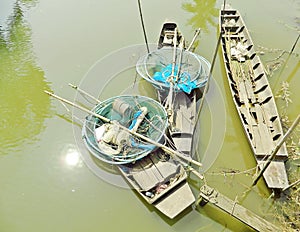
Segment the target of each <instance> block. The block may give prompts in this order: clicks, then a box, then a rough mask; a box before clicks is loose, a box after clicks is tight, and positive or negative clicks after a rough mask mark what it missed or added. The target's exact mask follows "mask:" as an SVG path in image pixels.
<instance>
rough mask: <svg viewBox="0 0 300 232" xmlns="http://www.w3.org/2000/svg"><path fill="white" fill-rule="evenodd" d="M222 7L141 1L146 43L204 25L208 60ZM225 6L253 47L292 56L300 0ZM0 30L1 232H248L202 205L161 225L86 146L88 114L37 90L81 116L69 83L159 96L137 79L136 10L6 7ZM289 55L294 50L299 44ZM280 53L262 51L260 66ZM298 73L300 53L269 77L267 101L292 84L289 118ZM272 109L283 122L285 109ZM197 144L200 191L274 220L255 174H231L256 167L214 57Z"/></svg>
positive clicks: (10, 0)
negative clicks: (165, 31)
mask: <svg viewBox="0 0 300 232" xmlns="http://www.w3.org/2000/svg"><path fill="white" fill-rule="evenodd" d="M221 3H222V1H220V0H218V1H215V0H207V1H204V0H194V1H188V0H186V1H171V0H164V1H158V0H152V1H142V8H143V14H144V19H145V26H146V31H147V35H148V41H149V43H150V44H152V45H151V46H153V43H156V41H157V38H158V34H159V31H160V29H161V25H162V23H163V22H164V21H166V20H172V21H176V22H177V23H178V25H179V27H180V30H181V31H182V33H183V34H184V35H185V38H186V40H188V41H191V39H192V37H193V34H194V31H195V29H196V28H198V27H201V29H202V31H201V35H200V37H199V43H198V46H197V48H196V50H195V52H196V53H199V54H201V55H202V56H204V57H206V58H207V59H208V60H210V61H211V60H212V57H213V54H214V50H215V47H216V42H217V36H218V27H217V26H218V14H219V8H220V6H221ZM229 3H231V4H232V6H233V7H234V8H237V9H239V11H240V13H241V14H242V16H243V17H244V21H245V22H246V24H247V27H248V29H249V31H250V33H251V36H252V39H253V41H254V43H255V45H256V46H257V48H258V46H262V47H266V48H269V49H281V50H286V51H289V50H290V49H291V47H292V45H293V44H294V42H295V40H296V38H297V36H298V33H299V32H297V30H299V11H300V1H299V0H286V1H280V0H263V1H258V0H254V1H245V0H244V1H238V0H231V1H229ZM297 17H298V18H297ZM0 26H1V27H0V57H1V62H0V107H1V108H0V109H1V118H0V136H1V140H0V176H1V177H0V188H1V190H0V231H1V232H2V231H3V232H20V231H22V232H29V231H30V232H33V231H43V232H47V231H51V232H52V231H62V232H71V231H72V232H77V231H78V232H81V231H89V232H92V231H122V232H127V231H128V232H129V231H130V232H133V231H166V232H169V231H170V232H171V231H172V232H186V231H213V232H214V231H251V230H250V229H248V228H247V227H246V226H244V225H243V224H241V223H240V222H238V221H236V220H233V219H231V218H230V217H229V216H227V215H226V214H224V213H222V212H221V211H219V210H217V209H215V208H213V207H212V206H209V205H206V206H205V207H204V208H199V207H195V206H193V207H192V208H190V209H188V210H186V211H185V212H184V213H183V214H182V215H181V216H180V217H178V218H176V219H175V220H169V219H167V218H165V217H164V216H163V215H161V214H160V213H159V212H157V211H156V210H155V209H154V208H153V207H151V206H148V205H146V204H145V203H144V202H143V201H142V200H141V199H140V198H139V197H138V195H137V194H136V193H135V192H134V191H133V190H131V189H130V188H129V187H128V186H127V184H126V182H124V180H123V179H122V178H121V177H120V176H119V174H118V173H117V172H116V171H115V170H114V168H113V167H110V166H106V165H103V164H101V163H100V162H98V161H96V160H94V159H93V158H92V157H91V155H90V154H89V153H88V152H87V151H86V150H85V149H84V147H83V144H82V142H81V139H80V130H81V129H80V126H81V122H82V119H83V118H84V116H85V115H84V114H83V113H81V112H78V111H76V110H73V109H70V108H66V107H65V106H63V105H62V104H60V103H59V102H57V101H55V100H52V99H50V98H49V97H48V96H46V95H45V94H44V93H43V90H51V91H54V92H56V93H57V94H59V95H61V96H63V97H65V98H67V99H70V100H72V101H76V102H80V103H81V104H83V105H85V106H88V107H91V106H92V105H93V104H91V103H90V102H88V101H86V100H85V99H84V98H82V97H81V96H77V94H76V93H75V92H74V90H72V89H71V88H70V87H68V83H74V84H78V85H80V86H81V87H82V88H84V89H85V90H87V91H89V92H90V93H91V94H93V95H95V96H97V97H100V99H105V98H107V97H112V96H115V95H119V94H132V93H135V94H142V95H147V96H151V97H154V96H155V94H154V91H153V89H152V88H151V86H149V84H147V83H146V82H145V81H143V80H142V79H141V78H139V77H136V74H135V70H134V64H135V62H136V60H137V59H138V57H139V56H140V55H142V54H144V53H145V52H146V49H145V46H144V44H143V43H144V38H143V34H142V28H141V25H140V19H139V13H138V5H137V1H116V0H111V1H105V0H101V1H96V0H88V1H76V2H75V1H70V0H60V1H57V0H52V1H49V0H48V1H46V0H40V1H39V0H19V1H15V0H2V1H1V3H0ZM294 52H295V53H298V54H299V53H300V50H299V43H298V45H297V46H296V47H295V51H294ZM280 53H281V51H279V52H272V53H270V52H268V51H265V55H262V56H261V58H262V60H263V62H264V64H265V66H267V64H271V63H270V61H271V60H273V59H275V58H276V57H278V55H280ZM283 58H284V59H286V58H287V55H285V56H283ZM299 67H300V64H299V56H295V55H292V56H290V58H289V59H288V60H287V62H286V63H284V64H283V65H282V66H280V67H279V68H278V69H277V70H275V71H274V73H273V75H272V76H271V77H270V79H269V80H270V84H271V87H272V89H273V92H274V93H277V92H278V91H279V90H280V88H281V82H282V81H286V82H288V83H289V85H290V91H291V93H292V94H291V96H290V98H291V100H292V101H293V103H292V104H290V105H289V107H288V109H287V115H288V116H289V117H290V119H291V120H293V119H294V118H295V117H296V115H297V114H298V113H299V109H300V94H299V90H298V89H299V87H300V78H299V76H300V71H299ZM277 103H278V108H279V111H280V112H281V113H282V112H283V109H282V107H283V106H284V102H283V101H281V100H280V99H277ZM196 137H197V138H196V140H195V141H196V142H197V143H196V144H195V148H196V155H195V157H197V158H199V159H200V161H201V162H203V164H204V166H203V169H202V170H201V171H202V172H204V174H205V177H206V181H207V183H208V184H209V185H210V186H212V187H215V188H216V189H218V190H219V191H220V192H221V193H223V194H224V195H226V196H228V197H229V198H231V199H232V200H234V199H236V200H238V201H239V202H240V203H241V204H242V205H243V206H245V207H246V208H248V209H250V210H252V211H253V212H255V213H256V214H258V215H259V216H262V217H264V218H266V219H267V220H269V221H271V222H273V220H274V214H275V209H274V206H273V200H272V199H268V197H269V195H270V192H269V190H268V189H267V188H266V186H265V184H264V183H263V182H262V181H260V182H259V184H258V185H257V186H256V187H254V188H253V189H252V190H250V191H247V190H248V186H250V185H251V180H252V176H251V175H246V174H238V175H229V174H228V173H227V172H230V173H238V172H243V171H245V170H249V169H252V168H253V167H255V161H254V158H253V157H252V154H251V150H250V148H249V145H248V143H247V140H246V137H245V135H244V132H243V130H242V127H241V125H240V121H239V118H238V115H237V113H236V111H235V108H234V105H233V102H232V100H231V97H230V92H229V88H228V86H227V82H226V76H225V71H224V68H223V66H222V58H221V52H220V49H219V51H218V56H217V59H216V64H215V67H214V71H213V79H212V81H211V86H210V89H209V92H208V95H207V98H206V101H205V104H204V108H203V111H202V112H201V117H200V125H199V133H198V134H197V135H196ZM298 171H299V170H298ZM225 173H227V174H225ZM190 184H191V186H192V188H193V191H194V193H195V195H196V196H197V194H198V189H199V187H200V186H201V184H203V182H200V181H199V180H198V179H196V178H195V177H192V176H191V179H190Z"/></svg>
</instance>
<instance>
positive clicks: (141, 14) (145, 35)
mask: <svg viewBox="0 0 300 232" xmlns="http://www.w3.org/2000/svg"><path fill="white" fill-rule="evenodd" d="M138 5H139V12H140V18H141V23H142V28H143V34H144V39H145V43H146V47H147V52H148V53H150V49H149V45H148V40H147V34H146V29H145V25H144V19H143V13H142V6H141V1H140V0H138Z"/></svg>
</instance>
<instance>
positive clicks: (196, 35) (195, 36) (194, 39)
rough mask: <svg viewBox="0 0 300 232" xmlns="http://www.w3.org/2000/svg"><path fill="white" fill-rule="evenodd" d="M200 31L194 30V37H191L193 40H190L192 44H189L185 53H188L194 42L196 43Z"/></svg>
mask: <svg viewBox="0 0 300 232" xmlns="http://www.w3.org/2000/svg"><path fill="white" fill-rule="evenodd" d="M200 31H201V29H200V28H198V29H197V30H196V32H195V35H194V37H193V39H192V42H191V43H190V45H189V46H188V48H187V49H186V51H189V50H190V49H191V48H192V46H193V44H194V43H195V41H196V38H197V37H198V35H199V34H200Z"/></svg>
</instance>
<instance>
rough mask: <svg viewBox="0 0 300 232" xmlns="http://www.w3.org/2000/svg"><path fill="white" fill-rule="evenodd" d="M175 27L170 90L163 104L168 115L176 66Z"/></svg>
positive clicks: (170, 110)
mask: <svg viewBox="0 0 300 232" xmlns="http://www.w3.org/2000/svg"><path fill="white" fill-rule="evenodd" d="M176 48H177V27H176V28H175V31H174V38H173V49H174V50H173V60H172V72H171V76H170V77H169V81H170V91H169V94H168V96H167V101H166V104H165V108H167V113H168V116H169V117H170V116H171V114H172V98H173V86H174V84H173V81H174V80H173V79H174V73H175V67H176V52H177V49H176Z"/></svg>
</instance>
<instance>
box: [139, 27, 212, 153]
mask: <svg viewBox="0 0 300 232" xmlns="http://www.w3.org/2000/svg"><path fill="white" fill-rule="evenodd" d="M175 30H176V31H175ZM183 41H184V40H183V36H182V35H181V33H180V32H179V30H178V29H177V25H176V23H165V24H164V25H163V27H162V30H161V33H160V36H159V41H158V49H157V50H154V51H152V52H150V53H149V54H147V55H145V56H143V57H141V58H140V59H139V61H138V62H137V65H136V69H137V72H138V73H139V74H140V75H141V76H142V77H143V78H144V79H145V80H146V81H148V82H150V83H151V84H152V85H153V86H154V87H155V89H156V90H157V93H158V99H159V101H160V102H161V104H162V105H164V106H165V108H166V109H167V112H168V118H169V133H170V137H171V139H172V140H173V143H174V145H175V147H176V149H177V150H179V151H181V152H182V153H185V154H186V155H189V156H192V154H191V153H192V141H193V133H194V128H195V126H196V125H195V124H196V120H197V119H196V117H197V101H198V100H199V98H200V96H201V91H200V89H201V88H202V87H203V86H204V85H205V84H206V81H207V79H208V74H209V69H210V63H209V62H208V61H207V60H206V59H205V58H204V57H202V56H200V55H198V54H195V53H193V52H190V51H187V50H185V48H184V42H183ZM174 57H175V62H174ZM174 63H175V64H174ZM173 69H174V71H173ZM172 75H173V77H174V79H172V78H171V76H172ZM171 82H172V83H171ZM170 92H172V94H170Z"/></svg>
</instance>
